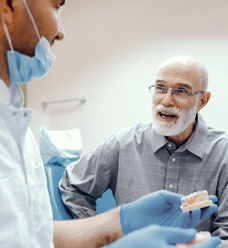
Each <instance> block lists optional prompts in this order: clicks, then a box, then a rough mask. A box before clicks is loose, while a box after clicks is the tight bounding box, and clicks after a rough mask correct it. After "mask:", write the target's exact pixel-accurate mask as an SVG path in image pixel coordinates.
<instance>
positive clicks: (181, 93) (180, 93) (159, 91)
mask: <svg viewBox="0 0 228 248" xmlns="http://www.w3.org/2000/svg"><path fill="white" fill-rule="evenodd" d="M149 90H150V93H151V94H153V95H156V96H162V95H165V94H167V92H168V91H170V92H171V94H172V95H175V96H177V97H179V98H188V97H190V96H194V95H197V94H203V93H204V91H196V92H194V93H191V92H190V91H188V90H186V89H184V88H181V87H180V88H175V89H170V88H167V87H165V86H161V85H151V86H150V87H149Z"/></svg>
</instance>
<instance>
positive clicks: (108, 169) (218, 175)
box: [60, 56, 228, 240]
mask: <svg viewBox="0 0 228 248" xmlns="http://www.w3.org/2000/svg"><path fill="white" fill-rule="evenodd" d="M207 85H208V75H207V70H206V68H205V67H204V66H203V65H202V64H201V63H200V62H199V61H197V60H196V59H194V58H192V57H189V56H177V57H174V58H171V59H168V60H167V61H165V62H164V63H162V64H161V65H160V67H159V68H158V71H157V77H156V81H155V82H154V84H153V85H151V86H150V87H149V90H150V92H151V93H152V97H153V98H152V112H153V122H152V123H150V122H149V123H140V124H138V125H136V126H134V127H130V128H127V129H125V130H122V131H120V132H118V133H117V134H115V135H112V136H111V137H108V138H106V139H105V140H104V141H103V142H102V143H101V144H100V145H99V146H98V147H96V148H95V149H94V150H92V151H91V152H89V153H88V154H86V155H85V156H83V157H82V158H81V160H80V161H79V162H77V163H73V164H71V165H69V166H68V168H67V169H66V171H65V173H64V176H63V178H62V181H61V184H60V190H61V193H62V199H63V201H64V202H65V205H66V206H67V207H68V208H69V209H70V211H71V212H72V213H73V214H74V215H75V216H78V217H84V216H89V215H94V214H96V212H95V207H96V204H95V200H96V199H97V198H99V197H100V196H101V195H102V193H103V192H105V191H106V190H107V189H108V188H110V189H111V190H112V192H113V194H114V197H115V199H116V203H117V205H121V204H123V203H127V202H131V201H133V200H135V199H137V198H139V197H141V196H143V195H145V194H147V193H150V192H155V191H157V190H160V189H166V190H169V191H171V192H176V193H180V194H183V195H188V194H190V193H192V192H195V191H198V190H205V189H206V190H208V192H209V194H215V195H217V197H218V205H219V211H218V212H217V213H216V214H215V215H214V216H212V217H211V218H210V219H207V220H205V221H202V222H201V223H200V224H199V226H198V230H208V231H210V232H212V233H213V234H215V235H219V236H220V237H221V238H222V239H224V240H225V239H228V231H227V230H228V194H227V193H228V190H227V189H228V188H227V176H228V139H227V135H226V133H223V132H220V131H218V130H216V129H213V128H209V127H207V125H206V123H205V122H204V120H203V118H202V116H201V115H200V114H199V111H200V110H201V109H202V108H203V107H204V106H205V105H206V104H207V103H208V101H209V99H210V92H208V91H207Z"/></svg>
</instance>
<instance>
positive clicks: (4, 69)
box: [0, 44, 10, 86]
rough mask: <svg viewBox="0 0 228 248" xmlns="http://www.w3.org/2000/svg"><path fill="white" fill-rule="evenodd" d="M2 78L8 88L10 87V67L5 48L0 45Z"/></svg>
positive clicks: (0, 72) (0, 71)
mask: <svg viewBox="0 0 228 248" xmlns="http://www.w3.org/2000/svg"><path fill="white" fill-rule="evenodd" d="M0 68H1V69H0V78H1V79H2V80H3V81H4V82H5V84H6V85H7V86H9V85H10V79H9V72H8V65H7V59H6V50H5V49H4V46H2V45H1V44H0Z"/></svg>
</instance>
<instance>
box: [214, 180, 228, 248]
mask: <svg viewBox="0 0 228 248" xmlns="http://www.w3.org/2000/svg"><path fill="white" fill-rule="evenodd" d="M218 205H219V209H218V212H217V214H216V216H215V218H214V219H213V221H212V235H215V236H219V237H220V238H221V239H222V244H221V246H219V247H221V248H227V247H228V182H226V185H225V187H224V188H223V190H222V192H221V196H220V197H219V202H218Z"/></svg>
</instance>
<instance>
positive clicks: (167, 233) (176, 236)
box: [105, 225, 221, 248]
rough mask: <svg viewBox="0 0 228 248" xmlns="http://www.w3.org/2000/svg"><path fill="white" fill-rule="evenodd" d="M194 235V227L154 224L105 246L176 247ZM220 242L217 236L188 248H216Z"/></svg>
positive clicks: (191, 238)
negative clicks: (183, 227)
mask: <svg viewBox="0 0 228 248" xmlns="http://www.w3.org/2000/svg"><path fill="white" fill-rule="evenodd" d="M195 235H196V230H194V229H181V228H178V227H160V226H155V225H154V226H149V227H145V228H142V229H140V230H137V231H134V232H132V233H130V234H128V235H126V236H124V237H123V238H121V239H119V240H117V241H116V242H114V243H112V244H110V245H108V246H105V248H129V247H130V248H141V247H143V248H152V247H153V248H171V247H175V248H177V246H176V245H175V244H177V243H183V244H184V243H188V242H190V241H192V240H193V239H194V238H195ZM220 243H221V241H220V239H219V238H218V237H213V238H209V239H207V240H206V241H204V242H202V243H200V244H197V245H190V246H188V248H216V247H217V246H218V245H219V244H220ZM180 248H181V247H180Z"/></svg>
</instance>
